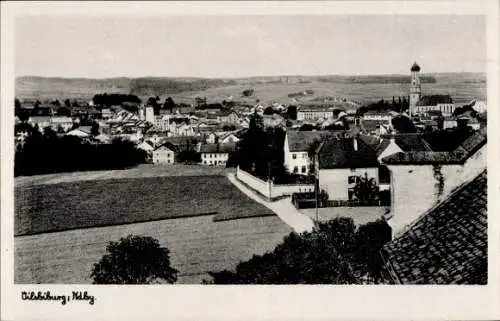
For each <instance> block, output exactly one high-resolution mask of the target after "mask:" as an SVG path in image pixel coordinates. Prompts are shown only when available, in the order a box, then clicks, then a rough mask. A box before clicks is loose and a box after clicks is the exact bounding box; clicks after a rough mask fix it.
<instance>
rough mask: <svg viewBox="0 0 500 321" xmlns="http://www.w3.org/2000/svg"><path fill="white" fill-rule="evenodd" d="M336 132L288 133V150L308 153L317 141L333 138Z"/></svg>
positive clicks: (292, 131)
mask: <svg viewBox="0 0 500 321" xmlns="http://www.w3.org/2000/svg"><path fill="white" fill-rule="evenodd" d="M332 133H334V132H331V131H327V130H322V131H294V130H291V131H287V132H286V136H287V139H288V149H289V150H290V151H291V152H306V151H308V150H309V146H311V144H312V143H313V142H314V141H315V140H316V139H322V138H324V137H330V136H332V135H333V134H332Z"/></svg>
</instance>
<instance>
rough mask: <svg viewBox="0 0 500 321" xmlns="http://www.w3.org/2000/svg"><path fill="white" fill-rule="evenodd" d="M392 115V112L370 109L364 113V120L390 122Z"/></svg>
mask: <svg viewBox="0 0 500 321" xmlns="http://www.w3.org/2000/svg"><path fill="white" fill-rule="evenodd" d="M392 117H393V115H392V113H390V112H383V111H377V110H369V111H367V112H366V113H364V114H363V120H378V121H385V122H388V123H389V124H390V123H391V121H392Z"/></svg>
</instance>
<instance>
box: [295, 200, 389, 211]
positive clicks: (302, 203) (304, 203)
mask: <svg viewBox="0 0 500 321" xmlns="http://www.w3.org/2000/svg"><path fill="white" fill-rule="evenodd" d="M293 205H295V207H296V208H298V209H302V208H315V207H316V200H315V199H295V200H294V202H293ZM360 206H390V203H387V202H384V201H380V200H377V201H348V200H337V201H334V200H329V201H324V200H319V201H318V207H360Z"/></svg>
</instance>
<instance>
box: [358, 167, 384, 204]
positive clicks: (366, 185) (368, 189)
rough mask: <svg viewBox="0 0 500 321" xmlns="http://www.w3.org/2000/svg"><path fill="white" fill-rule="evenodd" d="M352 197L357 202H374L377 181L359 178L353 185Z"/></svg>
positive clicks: (376, 194)
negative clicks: (354, 197) (353, 196)
mask: <svg viewBox="0 0 500 321" xmlns="http://www.w3.org/2000/svg"><path fill="white" fill-rule="evenodd" d="M354 195H355V196H356V198H357V199H358V200H359V201H374V200H377V199H378V186H377V181H376V180H375V178H373V177H370V178H369V177H368V173H365V176H359V177H358V179H357V180H356V183H355V185H354Z"/></svg>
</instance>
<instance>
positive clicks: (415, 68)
mask: <svg viewBox="0 0 500 321" xmlns="http://www.w3.org/2000/svg"><path fill="white" fill-rule="evenodd" d="M411 71H420V66H419V65H417V62H414V63H413V66H411Z"/></svg>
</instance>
